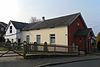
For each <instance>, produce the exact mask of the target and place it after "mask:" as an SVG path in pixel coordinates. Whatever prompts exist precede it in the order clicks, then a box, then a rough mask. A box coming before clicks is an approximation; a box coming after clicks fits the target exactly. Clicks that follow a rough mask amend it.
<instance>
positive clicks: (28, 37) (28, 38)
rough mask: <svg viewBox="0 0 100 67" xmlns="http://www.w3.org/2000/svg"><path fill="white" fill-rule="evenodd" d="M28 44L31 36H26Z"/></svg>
mask: <svg viewBox="0 0 100 67" xmlns="http://www.w3.org/2000/svg"><path fill="white" fill-rule="evenodd" d="M26 42H27V43H29V42H30V36H29V35H27V36H26Z"/></svg>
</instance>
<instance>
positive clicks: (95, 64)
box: [47, 60, 100, 67]
mask: <svg viewBox="0 0 100 67" xmlns="http://www.w3.org/2000/svg"><path fill="white" fill-rule="evenodd" d="M47 67H100V60H88V61H81V62H73V63H67V64H61V65H54V66H47Z"/></svg>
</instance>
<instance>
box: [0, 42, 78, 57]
mask: <svg viewBox="0 0 100 67" xmlns="http://www.w3.org/2000/svg"><path fill="white" fill-rule="evenodd" d="M0 47H4V48H7V50H9V51H10V50H12V51H14V52H16V53H17V54H19V55H22V56H23V57H24V58H25V57H26V56H28V55H71V54H72V55H78V54H79V50H78V46H70V47H68V46H64V45H53V44H52V45H49V44H47V43H46V42H45V43H44V44H37V43H36V42H34V43H31V44H28V43H26V42H24V43H20V44H18V43H10V44H8V45H7V44H6V43H0Z"/></svg>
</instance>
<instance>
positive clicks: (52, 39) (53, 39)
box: [50, 34, 55, 44]
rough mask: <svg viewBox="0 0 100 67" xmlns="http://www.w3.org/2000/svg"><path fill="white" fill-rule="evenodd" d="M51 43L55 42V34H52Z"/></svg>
mask: <svg viewBox="0 0 100 67" xmlns="http://www.w3.org/2000/svg"><path fill="white" fill-rule="evenodd" d="M50 44H55V34H50Z"/></svg>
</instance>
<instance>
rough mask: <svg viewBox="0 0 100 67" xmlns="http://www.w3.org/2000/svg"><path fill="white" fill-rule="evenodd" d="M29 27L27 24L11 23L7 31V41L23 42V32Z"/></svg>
mask: <svg viewBox="0 0 100 67" xmlns="http://www.w3.org/2000/svg"><path fill="white" fill-rule="evenodd" d="M26 25H27V23H22V22H17V21H11V20H10V21H9V24H8V26H7V29H6V33H5V39H6V40H7V39H9V40H10V41H11V42H20V41H21V30H22V28H24V27H25V26H26Z"/></svg>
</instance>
